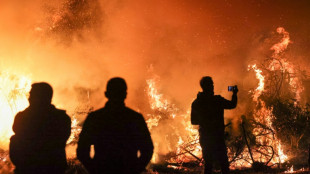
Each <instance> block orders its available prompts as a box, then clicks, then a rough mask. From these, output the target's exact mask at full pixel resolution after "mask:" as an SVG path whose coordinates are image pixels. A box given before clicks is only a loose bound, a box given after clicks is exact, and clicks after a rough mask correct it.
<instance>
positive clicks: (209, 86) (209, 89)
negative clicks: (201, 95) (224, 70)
mask: <svg viewBox="0 0 310 174" xmlns="http://www.w3.org/2000/svg"><path fill="white" fill-rule="evenodd" d="M200 86H201V88H202V91H203V92H205V93H207V94H214V85H213V80H212V78H211V77H210V76H205V77H202V78H201V80H200Z"/></svg>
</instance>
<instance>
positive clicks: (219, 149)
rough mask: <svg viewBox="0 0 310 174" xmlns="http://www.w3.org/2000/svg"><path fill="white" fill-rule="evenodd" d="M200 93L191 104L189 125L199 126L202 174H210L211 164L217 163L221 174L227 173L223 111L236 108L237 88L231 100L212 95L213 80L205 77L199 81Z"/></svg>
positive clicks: (227, 163)
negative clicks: (202, 162) (202, 164)
mask: <svg viewBox="0 0 310 174" xmlns="http://www.w3.org/2000/svg"><path fill="white" fill-rule="evenodd" d="M200 86H201V88H202V92H199V93H198V95H197V98H196V99H195V100H194V102H193V103H192V110H191V123H192V124H193V125H199V136H200V138H199V141H200V145H201V148H202V156H203V159H204V174H211V173H212V168H213V166H212V165H213V163H214V162H215V161H218V162H219V164H220V166H221V171H222V173H223V174H228V173H229V162H228V157H227V149H226V145H225V139H224V133H225V132H224V129H225V124H224V109H233V108H235V107H236V106H237V93H238V88H237V86H235V87H234V89H233V95H232V100H231V101H230V100H226V99H224V98H223V97H222V96H220V95H214V84H213V80H212V78H211V77H209V76H205V77H203V78H202V79H201V80H200Z"/></svg>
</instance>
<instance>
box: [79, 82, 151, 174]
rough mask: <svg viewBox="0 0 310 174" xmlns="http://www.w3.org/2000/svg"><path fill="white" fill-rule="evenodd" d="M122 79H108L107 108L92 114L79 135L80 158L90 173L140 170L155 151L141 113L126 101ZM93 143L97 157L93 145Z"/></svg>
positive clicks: (120, 173)
mask: <svg viewBox="0 0 310 174" xmlns="http://www.w3.org/2000/svg"><path fill="white" fill-rule="evenodd" d="M126 90H127V86H126V83H125V81H124V80H123V79H121V78H113V79H111V80H110V81H109V82H108V85H107V91H106V93H105V94H106V96H107V97H108V99H109V100H108V102H107V103H106V105H105V106H104V108H102V109H99V110H97V111H95V112H92V113H90V114H89V115H88V116H87V118H86V120H85V123H84V125H83V130H82V132H81V134H80V138H79V142H78V149H77V157H78V159H79V160H80V161H81V162H82V163H83V164H84V166H85V167H86V168H87V170H88V171H89V172H90V173H91V174H101V173H115V174H116V173H117V174H122V173H123V174H125V173H126V174H131V173H141V172H142V171H143V170H144V169H145V167H146V166H147V164H148V163H149V161H150V160H151V157H152V154H153V143H152V139H151V137H150V133H149V130H148V128H147V125H146V123H145V121H144V118H143V116H142V115H141V114H139V113H137V112H135V111H133V110H131V109H129V108H127V107H126V106H125V104H124V99H125V98H126V94H127V93H126ZM91 145H94V150H95V155H94V158H91V157H90V147H91Z"/></svg>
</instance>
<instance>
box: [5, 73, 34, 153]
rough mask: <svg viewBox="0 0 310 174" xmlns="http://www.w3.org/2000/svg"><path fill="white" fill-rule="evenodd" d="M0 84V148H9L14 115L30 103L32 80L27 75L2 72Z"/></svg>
mask: <svg viewBox="0 0 310 174" xmlns="http://www.w3.org/2000/svg"><path fill="white" fill-rule="evenodd" d="M0 84H2V85H1V87H0V108H1V110H0V120H1V121H0V148H3V149H8V144H9V138H10V137H11V136H12V135H13V131H12V124H13V121H14V117H15V115H16V114H17V112H19V111H21V110H23V109H25V108H26V107H27V106H28V105H29V103H28V97H27V95H28V93H29V91H30V88H31V80H30V79H29V78H27V77H25V76H17V75H12V74H9V73H0Z"/></svg>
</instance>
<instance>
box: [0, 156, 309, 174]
mask: <svg viewBox="0 0 310 174" xmlns="http://www.w3.org/2000/svg"><path fill="white" fill-rule="evenodd" d="M68 162H69V168H68V171H67V173H66V174H88V173H87V171H86V170H85V169H84V167H83V166H82V165H81V164H80V163H79V161H78V160H76V159H72V160H69V161H68ZM116 167H117V166H116ZM13 169H14V166H13V165H12V163H11V162H9V161H8V160H0V174H14V173H13ZM202 170H203V168H202V167H200V166H194V165H192V164H183V165H182V167H176V166H174V165H169V164H151V165H150V166H149V169H148V170H147V171H145V172H144V173H143V174H202ZM286 170H287V169H272V168H269V169H257V170H256V171H255V170H253V169H242V170H232V171H231V173H232V174H284V173H298V174H310V171H309V170H304V171H295V172H286ZM220 173H221V172H219V171H218V172H216V171H215V172H214V174H220Z"/></svg>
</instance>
